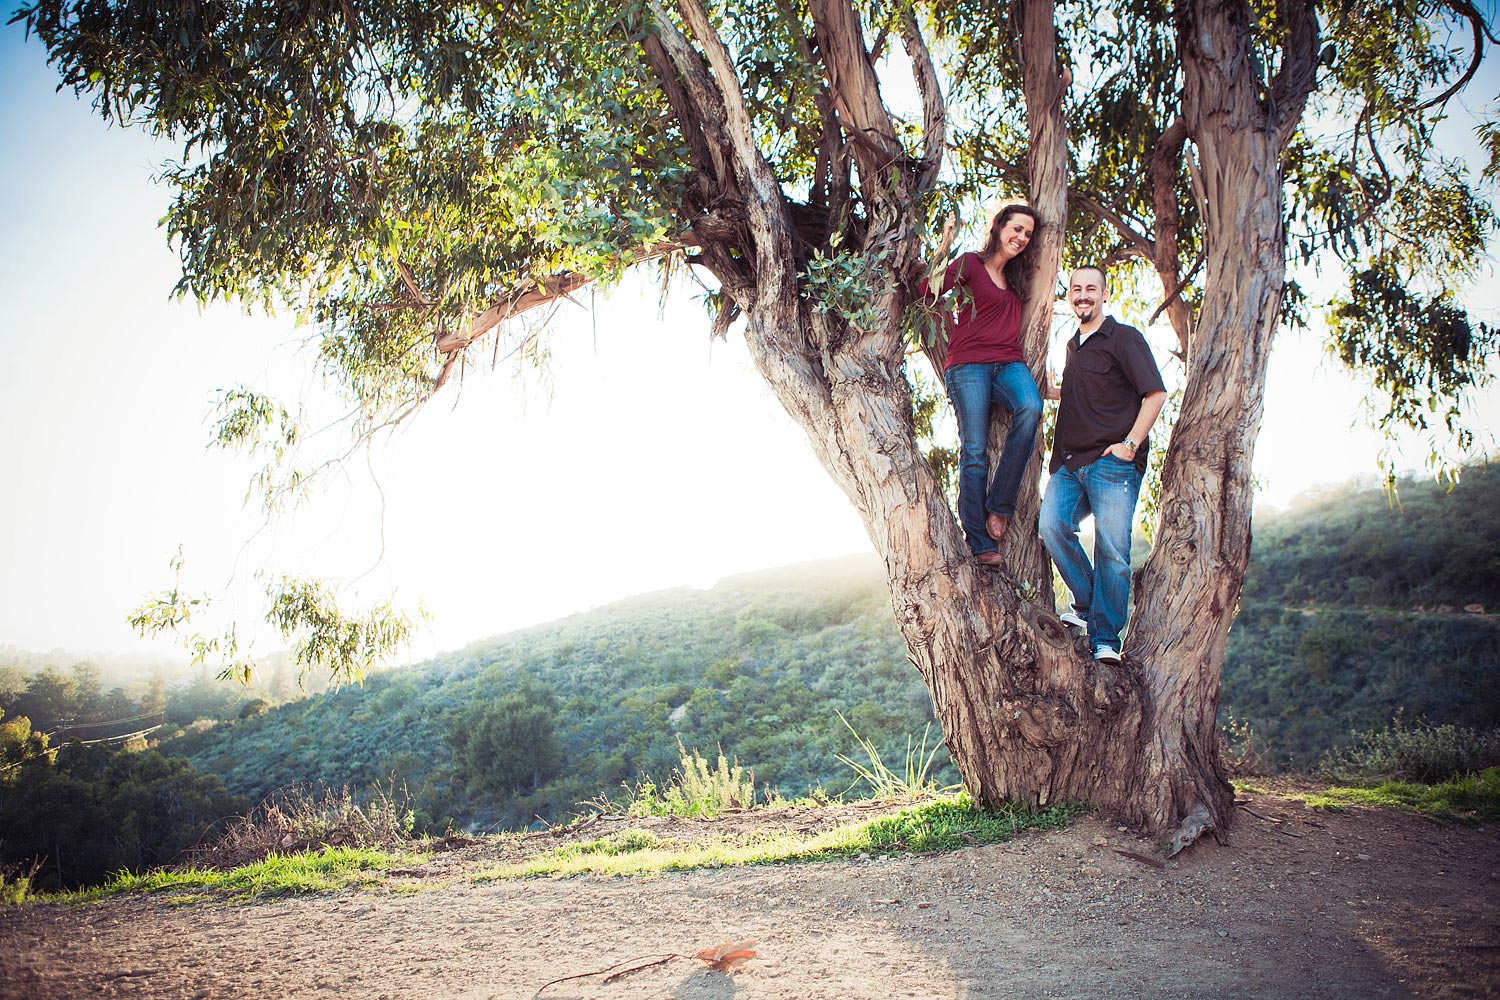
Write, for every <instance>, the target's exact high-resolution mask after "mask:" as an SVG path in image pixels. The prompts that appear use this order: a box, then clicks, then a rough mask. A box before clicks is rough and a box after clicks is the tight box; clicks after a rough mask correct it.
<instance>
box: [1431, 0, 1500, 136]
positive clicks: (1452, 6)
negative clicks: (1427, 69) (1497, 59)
mask: <svg viewBox="0 0 1500 1000" xmlns="http://www.w3.org/2000/svg"><path fill="white" fill-rule="evenodd" d="M1446 6H1447V7H1448V9H1449V10H1451V11H1453V12H1454V13H1455V14H1457V15H1458V16H1459V17H1462V18H1465V19H1466V20H1468V22H1469V26H1470V27H1471V28H1472V29H1473V30H1474V56H1473V58H1471V59H1470V60H1469V68H1468V69H1467V70H1465V71H1464V75H1463V76H1461V77H1459V78H1458V82H1457V83H1455V84H1454V85H1453V86H1451V87H1449V88H1448V89H1447V90H1445V91H1443V92H1442V93H1441V94H1439V95H1438V96H1436V97H1434V98H1433V99H1432V100H1430V101H1425V102H1423V103H1421V104H1418V105H1417V108H1416V110H1418V111H1426V110H1427V109H1428V108H1435V107H1437V106H1438V105H1440V104H1446V103H1447V102H1448V99H1449V98H1451V97H1452V96H1453V95H1454V94H1456V93H1458V92H1459V91H1460V90H1463V89H1464V87H1466V86H1468V84H1469V81H1470V80H1472V79H1474V74H1475V73H1478V72H1479V64H1480V63H1481V62H1483V61H1484V36H1485V34H1486V28H1485V25H1484V17H1483V16H1482V15H1480V13H1479V11H1477V10H1475V9H1474V5H1473V4H1471V3H1468V2H1467V0H1446Z"/></svg>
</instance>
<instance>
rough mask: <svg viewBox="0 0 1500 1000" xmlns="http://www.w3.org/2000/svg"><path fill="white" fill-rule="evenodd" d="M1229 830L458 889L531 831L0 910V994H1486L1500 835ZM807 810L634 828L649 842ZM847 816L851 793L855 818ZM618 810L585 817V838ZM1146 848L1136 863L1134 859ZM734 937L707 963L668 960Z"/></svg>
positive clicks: (1083, 832) (1373, 829) (1270, 817)
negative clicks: (411, 857) (274, 891)
mask: <svg viewBox="0 0 1500 1000" xmlns="http://www.w3.org/2000/svg"><path fill="white" fill-rule="evenodd" d="M1242 802H1243V807H1242V808H1241V810H1240V811H1239V813H1238V816H1239V819H1238V824H1237V826H1236V827H1235V829H1234V831H1233V836H1232V839H1231V842H1230V843H1229V844H1227V845H1221V844H1217V843H1214V842H1208V843H1203V844H1199V845H1196V846H1194V847H1192V848H1190V849H1189V850H1188V851H1186V852H1184V853H1183V854H1182V855H1180V856H1179V857H1178V858H1176V859H1174V860H1172V861H1169V862H1165V863H1162V862H1161V861H1159V860H1158V859H1155V858H1146V859H1145V860H1137V859H1135V858H1132V857H1129V856H1127V855H1125V854H1122V853H1120V852H1121V851H1129V852H1133V853H1137V854H1141V855H1142V856H1143V857H1144V856H1147V855H1150V854H1151V852H1152V848H1151V845H1150V844H1148V843H1145V842H1142V841H1139V840H1137V839H1136V838H1134V837H1132V836H1130V835H1128V834H1126V833H1124V832H1122V831H1120V830H1119V829H1118V828H1117V827H1115V826H1114V825H1112V824H1110V823H1108V822H1106V821H1102V820H1099V819H1085V820H1081V821H1080V822H1078V823H1076V824H1075V825H1074V826H1073V827H1072V828H1071V829H1069V830H1066V831H1062V832H1056V833H1047V834H1031V835H1027V836H1025V837H1023V838H1021V839H1020V840H1018V841H1016V842H1014V843H1012V844H1007V845H1003V846H990V847H975V848H972V849H969V850H964V851H957V852H953V853H948V854H941V855H928V856H907V857H899V858H892V859H879V858H872V859H867V860H856V861H848V862H839V863H825V864H817V865H788V866H777V867H763V868H741V869H731V870H720V871H704V872H695V873H688V874H671V875H662V876H657V877H651V878H631V879H602V878H595V877H580V878H573V879H567V880H529V881H524V882H476V881H473V880H472V878H471V877H470V876H471V875H472V873H473V872H475V871H478V870H481V869H483V868H486V867H493V866H494V865H495V864H496V862H497V861H499V860H512V859H513V858H514V857H515V856H516V855H517V854H518V853H521V852H527V851H538V850H543V849H546V848H549V847H551V846H553V845H554V844H555V842H556V841H555V840H554V839H552V838H550V837H548V836H546V835H539V836H538V837H535V838H530V839H528V840H526V841H524V842H517V841H516V840H514V839H512V840H510V841H507V842H505V843H497V842H494V841H487V842H483V843H471V844H468V845H466V846H463V847H462V848H460V849H458V850H454V851H451V852H447V853H442V854H438V855H436V856H434V857H433V859H432V860H431V861H429V862H428V863H426V864H425V865H423V866H422V867H421V868H418V869H413V870H411V871H409V872H406V873H402V874H397V875H393V876H392V877H391V878H390V879H389V880H387V881H386V882H385V883H382V884H380V885H376V886H373V887H368V888H362V889H358V890H350V891H345V892H340V893H337V894H334V895H326V896H313V897H301V898H294V899H283V900H276V901H270V902H263V903H254V904H248V905H230V904H225V903H200V904H196V905H191V906H173V905H170V904H167V903H165V902H163V901H160V900H157V899H153V898H147V897H139V896H136V897H126V898H117V899H114V900H110V901H107V902H105V903H102V904H95V905H89V906H69V905H59V904H46V905H36V904H32V905H28V906H24V907H5V908H0V942H3V945H0V955H3V959H4V961H3V968H0V996H3V997H6V998H10V997H28V998H70V997H132V998H134V997H142V998H143V997H151V998H197V1000H207V998H220V997H255V998H259V997H277V998H280V997H289V998H300V997H309V996H337V997H341V998H342V997H348V998H371V1000H374V998H393V1000H394V998H414V1000H416V998H420V1000H448V998H455V1000H467V998H475V1000H479V998H486V1000H487V998H530V997H535V996H537V995H538V990H541V994H540V995H541V996H542V997H544V998H555V1000H569V998H573V1000H576V998H585V997H587V998H616V997H618V998H637V997H640V998H644V997H653V998H656V997H671V998H681V1000H729V998H745V1000H749V998H778V1000H782V998H784V1000H793V998H795V1000H812V998H829V1000H833V998H838V1000H861V998H870V1000H875V998H879V1000H885V998H891V997H923V998H948V997H962V998H971V1000H981V998H985V1000H989V998H993V1000H1001V998H1005V1000H1013V998H1014V1000H1019V998H1033V997H1036V998H1041V997H1069V998H1073V997H1076V998H1084V997H1088V998H1093V997H1132V998H1134V997H1152V998H1155V997H1161V998H1184V1000H1188V998H1191V1000H1199V998H1210V997H1306V998H1318V1000H1323V998H1331V997H1360V998H1365V997H1413V996H1415V997H1424V998H1425V997H1443V998H1459V997H1465V998H1469V997H1474V998H1478V997H1495V996H1500V866H1497V859H1500V850H1497V848H1500V831H1497V830H1496V829H1494V828H1479V829H1469V828H1463V827H1452V826H1439V825H1437V824H1434V823H1431V822H1429V821H1427V820H1424V819H1421V818H1419V817H1414V816H1410V815H1404V814H1394V813H1388V812H1380V811H1368V810H1358V811H1351V812H1346V813H1324V812H1315V811H1311V810H1307V809H1305V808H1303V807H1302V806H1301V805H1300V804H1299V803H1297V802H1295V801H1291V800H1288V799H1284V798H1281V797H1279V796H1277V795H1274V794H1264V795H1249V796H1243V797H1242ZM850 808H851V807H844V810H845V811H846V812H845V814H839V813H835V812H831V811H826V810H825V811H813V810H807V811H790V812H785V813H780V814H770V815H762V814H758V813H757V814H749V815H747V816H741V817H729V818H725V819H721V820H717V821H713V822H710V823H688V822H684V821H661V822H658V823H657V824H656V825H655V826H654V827H653V832H655V833H656V834H657V835H658V836H661V837H691V836H702V835H705V834H713V835H719V836H722V835H725V834H726V833H729V834H731V835H734V834H741V833H743V834H744V835H746V836H753V835H755V834H756V833H758V832H764V831H765V830H766V829H767V828H778V829H779V828H804V829H805V828H809V827H815V826H822V825H826V824H827V823H830V822H833V821H834V820H837V819H839V818H845V815H846V813H847V811H848V810H850ZM865 814H866V815H868V811H865ZM626 825H630V826H641V825H646V824H642V822H641V821H639V820H632V821H629V822H628V824H627V823H626V822H624V821H619V822H611V821H608V820H604V821H600V822H599V823H596V824H595V825H594V827H593V828H591V829H589V830H586V831H583V832H582V834H580V835H581V836H584V837H597V836H599V835H601V834H602V833H608V832H612V831H617V830H618V829H620V828H623V827H624V826H626ZM1158 865H1160V867H1158ZM746 940H753V941H754V942H755V944H754V946H753V947H754V949H755V951H756V953H757V954H756V956H755V957H754V958H753V959H751V960H750V961H749V962H747V963H746V964H745V965H744V967H743V968H742V969H740V970H739V971H737V972H735V973H733V974H730V973H726V972H720V971H714V970H711V969H708V968H707V967H706V965H705V963H703V962H701V961H698V960H696V959H691V958H675V959H670V960H668V961H666V962H663V963H661V964H657V965H652V966H649V967H646V968H642V969H640V970H639V971H635V972H631V973H628V974H626V975H623V976H619V977H617V978H614V979H607V978H606V977H605V976H604V975H593V976H587V977H584V978H576V979H570V980H568V981H565V982H560V983H556V984H555V985H551V986H547V987H546V988H545V989H542V987H543V986H544V985H545V984H547V983H549V981H552V980H555V979H558V978H559V977H563V976H570V975H574V974H578V973H590V972H595V971H600V970H607V969H611V968H612V967H615V966H616V965H617V963H624V965H625V967H627V968H628V967H629V966H630V965H639V964H642V963H644V962H646V961H649V960H651V959H652V958H655V957H659V956H662V955H664V954H668V953H684V954H688V955H691V954H694V953H696V952H698V951H699V950H700V949H703V948H706V947H711V946H714V945H717V944H719V943H721V942H725V941H736V942H739V941H746Z"/></svg>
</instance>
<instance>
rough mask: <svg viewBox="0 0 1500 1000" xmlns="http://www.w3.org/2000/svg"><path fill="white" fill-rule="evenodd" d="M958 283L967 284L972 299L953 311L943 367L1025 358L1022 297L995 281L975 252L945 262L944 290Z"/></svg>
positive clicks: (1004, 361)
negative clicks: (1022, 334) (952, 325)
mask: <svg viewBox="0 0 1500 1000" xmlns="http://www.w3.org/2000/svg"><path fill="white" fill-rule="evenodd" d="M960 273H961V274H962V276H961V277H960ZM960 283H962V284H966V285H968V286H969V290H970V291H971V292H973V299H972V300H971V301H970V302H969V304H968V305H967V306H964V307H962V308H960V309H959V310H958V312H957V313H956V314H955V315H954V320H955V322H956V324H957V325H956V326H955V327H954V328H953V331H952V333H950V334H949V335H948V357H947V360H946V362H945V363H944V365H943V367H944V368H952V367H953V366H954V365H970V364H982V363H991V362H998V363H1002V364H1004V363H1008V362H1011V361H1024V360H1025V358H1023V357H1022V355H1021V300H1020V298H1019V297H1018V296H1017V295H1016V293H1015V292H1013V291H1011V290H1010V289H1009V288H1001V287H1000V286H999V285H997V284H995V279H993V278H991V277H990V272H989V270H988V269H987V268H985V266H984V261H983V260H982V259H981V258H980V256H979V255H978V254H977V253H966V254H964V255H963V256H961V257H959V258H958V259H957V260H955V261H954V262H953V263H951V264H949V265H948V271H947V273H946V274H945V275H944V276H943V294H944V295H946V294H947V293H948V292H950V291H952V290H953V288H954V287H955V286H956V285H958V284H960Z"/></svg>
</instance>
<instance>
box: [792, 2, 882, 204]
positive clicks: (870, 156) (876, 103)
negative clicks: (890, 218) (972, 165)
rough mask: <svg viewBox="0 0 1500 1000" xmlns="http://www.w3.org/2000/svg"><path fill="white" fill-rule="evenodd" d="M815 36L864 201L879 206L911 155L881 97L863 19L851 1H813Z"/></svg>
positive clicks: (810, 5)
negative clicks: (893, 170)
mask: <svg viewBox="0 0 1500 1000" xmlns="http://www.w3.org/2000/svg"><path fill="white" fill-rule="evenodd" d="M808 9H809V10H810V11H811V13H812V19H813V33H814V37H815V38H816V39H817V43H818V51H819V52H820V53H821V54H822V57H823V65H824V67H825V69H826V71H827V75H828V85H829V90H830V92H831V93H832V95H833V101H834V106H835V107H837V108H838V110H839V114H840V116H841V118H842V119H843V120H844V130H845V133H846V134H847V135H848V136H849V140H850V149H851V151H852V153H853V155H854V162H855V165H856V166H857V167H858V168H859V173H860V177H861V178H862V179H863V180H864V191H865V197H866V198H867V199H868V200H870V201H879V200H881V199H882V198H884V197H885V192H886V190H887V189H892V190H894V189H896V188H897V187H898V185H891V184H887V183H886V181H887V179H888V177H889V174H890V171H891V168H892V167H893V166H894V165H896V164H897V163H899V162H900V161H901V160H902V159H904V158H905V156H906V150H905V148H904V147H902V145H901V141H900V140H899V139H898V138H897V137H896V129H895V126H894V124H892V122H891V116H890V114H889V113H888V112H887V111H886V109H885V104H884V102H883V101H882V100H881V98H880V80H879V78H877V77H876V75H875V67H874V66H872V65H871V64H870V57H869V53H868V52H867V50H866V48H865V40H864V31H863V29H862V28H861V27H860V23H859V14H858V13H857V12H856V11H855V10H854V9H853V8H852V7H850V5H849V4H848V2H847V0H810V2H809V3H808Z"/></svg>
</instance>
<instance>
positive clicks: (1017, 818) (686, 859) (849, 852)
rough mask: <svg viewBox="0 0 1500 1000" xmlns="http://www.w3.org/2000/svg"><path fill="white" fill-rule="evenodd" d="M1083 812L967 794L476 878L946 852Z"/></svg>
mask: <svg viewBox="0 0 1500 1000" xmlns="http://www.w3.org/2000/svg"><path fill="white" fill-rule="evenodd" d="M1077 811H1078V809H1077V808H1076V807H1071V806H1057V807H1052V808H1048V809H1043V810H1038V811H1036V812H1027V811H1025V810H1021V809H1015V810H1003V811H996V812H991V811H988V810H984V809H980V808H977V807H976V806H975V805H974V803H973V800H971V799H970V798H969V796H968V794H967V793H966V792H961V793H959V794H958V795H953V796H948V797H945V798H941V799H936V800H933V801H931V802H924V803H920V804H918V805H913V806H909V807H907V808H906V809H903V810H901V811H900V812H899V813H896V814H895V815H892V816H881V817H876V818H874V819H869V820H865V821H863V822H858V823H851V824H848V825H846V826H841V827H838V828H836V829H833V830H826V831H824V832H822V833H818V834H776V835H771V836H767V837H764V838H762V839H760V840H756V841H753V842H749V843H737V842H731V841H728V840H723V839H718V840H707V841H697V842H693V843H686V844H676V843H672V842H670V841H664V840H661V839H659V838H658V837H656V836H655V835H654V834H652V833H650V832H648V831H645V830H624V831H621V832H620V833H618V834H616V835H615V836H613V837H605V838H601V839H599V840H592V841H589V842H587V843H583V844H568V845H564V846H563V847H559V848H557V849H556V850H553V851H551V852H549V853H547V854H544V855H541V856H540V857H536V858H532V859H530V860H528V861H523V862H520V863H518V864H515V865H508V866H506V867H503V868H495V869H491V870H489V871H484V872H479V873H477V874H476V875H475V876H474V878H475V880H476V881H489V880H493V879H511V878H530V877H536V876H549V877H552V878H564V877H567V876H569V875H583V874H595V875H646V874H654V873H659V872H669V871H693V870H697V869H702V868H727V867H732V866H738V865H767V864H789V863H797V862H807V861H827V860H833V859H837V858H849V857H858V856H859V855H862V854H871V855H875V854H902V853H923V852H928V851H946V850H955V849H958V848H964V847H972V846H975V845H977V844H995V843H1002V842H1004V841H1007V840H1010V839H1011V838H1013V837H1015V835H1016V834H1017V833H1019V832H1020V831H1022V830H1026V829H1058V828H1061V827H1064V826H1067V825H1068V823H1069V822H1070V821H1071V820H1072V817H1073V816H1074V814H1075V813H1077Z"/></svg>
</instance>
